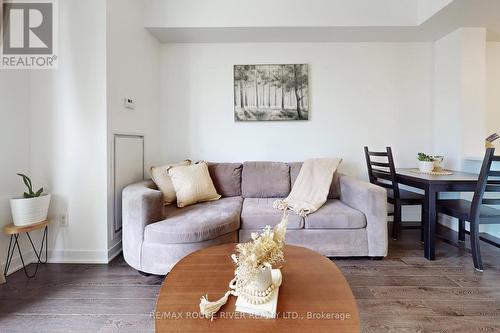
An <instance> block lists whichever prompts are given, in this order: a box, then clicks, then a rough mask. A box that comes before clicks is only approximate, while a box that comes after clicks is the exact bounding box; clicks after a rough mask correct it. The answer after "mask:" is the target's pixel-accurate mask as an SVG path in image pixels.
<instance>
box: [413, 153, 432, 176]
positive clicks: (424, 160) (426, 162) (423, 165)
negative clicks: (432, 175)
mask: <svg viewBox="0 0 500 333" xmlns="http://www.w3.org/2000/svg"><path fill="white" fill-rule="evenodd" d="M417 159H418V169H419V170H420V172H426V173H429V172H432V170H434V159H433V158H432V156H430V155H427V154H424V153H418V155H417Z"/></svg>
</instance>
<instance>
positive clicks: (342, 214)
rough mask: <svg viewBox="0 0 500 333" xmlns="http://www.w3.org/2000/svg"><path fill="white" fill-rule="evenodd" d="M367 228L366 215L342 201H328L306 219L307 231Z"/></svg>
mask: <svg viewBox="0 0 500 333" xmlns="http://www.w3.org/2000/svg"><path fill="white" fill-rule="evenodd" d="M364 227H366V217H365V214H363V213H362V212H360V211H359V210H356V209H354V208H351V207H349V206H347V205H346V204H345V203H343V202H342V201H340V200H328V201H327V202H325V204H324V205H323V206H322V207H321V208H320V209H318V210H317V211H316V212H314V213H312V214H310V215H307V216H306V217H305V228H306V229H360V228H364Z"/></svg>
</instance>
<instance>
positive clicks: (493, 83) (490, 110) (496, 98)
mask: <svg viewBox="0 0 500 333" xmlns="http://www.w3.org/2000/svg"><path fill="white" fill-rule="evenodd" d="M486 124H487V132H488V133H489V134H491V133H493V132H498V133H500V43H498V42H496V43H494V42H489V43H486ZM495 146H496V147H497V149H500V139H499V140H497V142H495Z"/></svg>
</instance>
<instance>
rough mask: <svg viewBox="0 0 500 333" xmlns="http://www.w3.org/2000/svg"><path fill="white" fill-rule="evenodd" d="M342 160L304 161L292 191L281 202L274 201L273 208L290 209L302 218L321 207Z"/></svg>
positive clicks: (313, 159) (314, 159) (312, 159)
mask: <svg viewBox="0 0 500 333" xmlns="http://www.w3.org/2000/svg"><path fill="white" fill-rule="evenodd" d="M340 162H342V159H339V158H311V159H307V160H305V161H304V163H303V164H302V168H301V169H300V172H299V175H298V176H297V180H296V181H295V183H294V184H293V188H292V191H291V192H290V194H289V195H288V197H286V198H285V199H283V200H276V201H275V202H274V203H273V207H274V208H278V209H281V210H286V209H290V210H292V211H294V212H295V213H296V214H298V215H300V216H302V217H304V216H306V215H307V214H310V213H314V212H315V211H317V210H318V209H320V208H321V206H323V204H324V203H325V202H326V200H327V197H328V192H329V191H330V185H331V183H332V179H333V175H334V174H335V171H336V170H337V167H338V166H339V164H340Z"/></svg>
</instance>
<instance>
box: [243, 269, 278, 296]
mask: <svg viewBox="0 0 500 333" xmlns="http://www.w3.org/2000/svg"><path fill="white" fill-rule="evenodd" d="M272 283H273V277H272V275H271V267H269V266H265V267H264V268H262V270H261V271H260V273H259V274H258V275H257V277H256V278H255V280H253V281H251V282H250V283H249V284H248V289H251V290H256V291H264V290H266V289H267V288H269V287H270V286H271V284H272Z"/></svg>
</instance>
